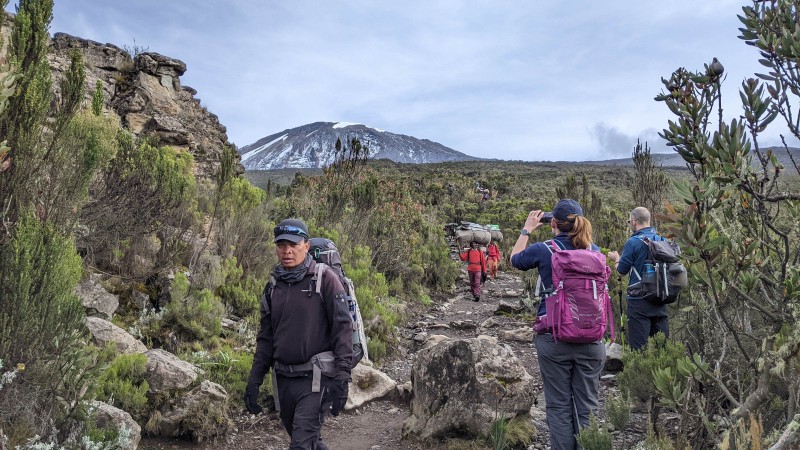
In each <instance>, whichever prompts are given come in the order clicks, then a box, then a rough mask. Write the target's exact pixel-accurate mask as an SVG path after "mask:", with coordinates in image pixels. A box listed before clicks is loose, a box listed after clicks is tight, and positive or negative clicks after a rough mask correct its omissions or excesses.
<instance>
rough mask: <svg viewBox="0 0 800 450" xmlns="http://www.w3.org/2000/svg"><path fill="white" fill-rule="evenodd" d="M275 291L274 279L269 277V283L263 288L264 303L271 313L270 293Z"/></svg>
mask: <svg viewBox="0 0 800 450" xmlns="http://www.w3.org/2000/svg"><path fill="white" fill-rule="evenodd" d="M273 290H275V277H274V276H272V275H270V277H269V282H268V283H267V285H266V286H264V301H265V302H266V303H267V309H268V310H269V311H270V312H271V311H272V291H273Z"/></svg>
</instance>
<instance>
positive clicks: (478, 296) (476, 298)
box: [473, 295, 481, 302]
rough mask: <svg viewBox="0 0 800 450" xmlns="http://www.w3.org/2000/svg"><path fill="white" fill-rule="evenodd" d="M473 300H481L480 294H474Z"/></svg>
mask: <svg viewBox="0 0 800 450" xmlns="http://www.w3.org/2000/svg"><path fill="white" fill-rule="evenodd" d="M473 300H474V301H476V302H479V301H481V296H480V295H476V296H475V297H474V298H473Z"/></svg>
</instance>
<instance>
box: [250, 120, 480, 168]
mask: <svg viewBox="0 0 800 450" xmlns="http://www.w3.org/2000/svg"><path fill="white" fill-rule="evenodd" d="M337 138H340V139H341V140H342V143H345V142H349V141H350V140H351V139H352V138H357V139H358V140H359V141H361V144H362V145H365V146H367V147H369V157H370V158H384V159H389V160H392V161H396V162H402V163H417V164H420V163H436V162H444V161H467V160H475V159H478V158H475V157H473V156H469V155H465V154H463V153H461V152H457V151H455V150H453V149H452V148H449V147H445V146H444V145H442V144H439V143H437V142H432V141H429V140H427V139H417V138H415V137H412V136H406V135H402V134H394V133H390V132H388V131H383V130H378V129H376V128H370V127H367V126H365V125H362V124H358V123H348V122H315V123H311V124H308V125H303V126H300V127H297V128H292V129H289V130H284V131H281V132H280V133H275V134H272V135H269V136H267V137H264V138H261V139H259V140H258V141H256V142H255V143H253V144H250V145H246V146H244V147H242V148H240V149H239V154H240V155H241V156H242V165H243V166H244V168H245V169H246V170H266V169H287V168H319V167H325V166H328V165H330V164H331V163H332V162H333V161H334V159H335V153H336V139H337Z"/></svg>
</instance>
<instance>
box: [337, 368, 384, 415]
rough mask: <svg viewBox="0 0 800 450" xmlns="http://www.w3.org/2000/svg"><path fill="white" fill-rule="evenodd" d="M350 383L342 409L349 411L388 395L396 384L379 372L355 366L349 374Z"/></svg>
mask: <svg viewBox="0 0 800 450" xmlns="http://www.w3.org/2000/svg"><path fill="white" fill-rule="evenodd" d="M350 376H351V377H352V381H351V383H350V388H349V392H348V396H347V404H345V406H344V409H346V410H351V409H353V408H358V407H359V406H361V405H363V404H365V403H367V402H370V401H372V400H376V399H379V398H382V397H384V396H386V395H388V394H390V393H391V392H392V391H393V390H394V389H395V387H396V386H397V383H396V382H395V381H394V380H392V379H391V378H390V377H389V375H386V374H385V373H383V372H381V371H380V370H377V369H373V368H372V367H367V366H365V365H363V364H358V365H356V366H355V367H354V368H353V370H352V371H351V373H350Z"/></svg>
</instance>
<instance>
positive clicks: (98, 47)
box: [49, 33, 244, 178]
mask: <svg viewBox="0 0 800 450" xmlns="http://www.w3.org/2000/svg"><path fill="white" fill-rule="evenodd" d="M74 50H77V51H79V52H80V53H81V55H82V56H83V61H84V65H85V67H86V93H85V95H86V98H87V100H88V99H89V97H90V96H91V95H92V93H93V92H94V89H95V85H96V83H97V81H98V80H100V81H101V82H102V86H103V94H104V99H105V102H106V108H107V111H108V112H109V113H112V114H114V115H116V116H118V117H119V118H120V120H121V123H122V125H123V126H125V127H126V128H127V129H128V130H129V131H131V132H132V133H134V134H136V135H140V134H147V135H150V136H153V137H155V138H156V139H157V141H158V144H159V145H169V146H171V147H173V148H176V149H178V150H181V151H186V152H189V153H190V154H191V155H192V156H193V157H194V161H195V164H194V170H195V175H196V176H198V177H200V178H211V177H213V176H214V174H216V173H217V172H218V169H219V166H220V158H221V155H222V152H223V149H224V148H225V147H227V146H229V145H230V143H229V142H228V136H227V130H226V129H225V127H224V126H223V125H222V124H221V123H220V122H219V118H218V117H217V116H216V115H215V114H213V113H211V112H209V111H208V110H207V109H206V108H205V107H203V106H201V105H200V99H198V98H195V94H196V93H197V91H195V90H194V89H192V88H190V87H188V86H182V85H181V82H180V77H181V76H182V75H183V74H184V72H186V64H185V63H184V62H183V61H180V60H178V59H175V58H170V57H167V56H163V55H160V54H158V53H152V52H145V53H140V54H138V55H136V58H135V59H132V58H131V55H130V54H129V53H128V52H127V51H125V50H124V49H121V48H119V47H117V46H115V45H112V44H101V43H98V42H94V41H91V40H88V39H82V38H79V37H75V36H70V35H68V34H64V33H56V34H55V35H54V36H53V39H52V51H51V53H50V55H49V59H50V66H51V69H52V72H53V80H54V83H53V85H54V87H56V92H57V93H58V88H57V86H59V81H60V80H61V79H63V78H64V73H65V71H66V70H67V68H68V67H69V63H70V57H69V54H70V52H71V51H74ZM237 170H238V172H239V173H242V172H244V168H243V167H242V166H241V165H240V164H237Z"/></svg>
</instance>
